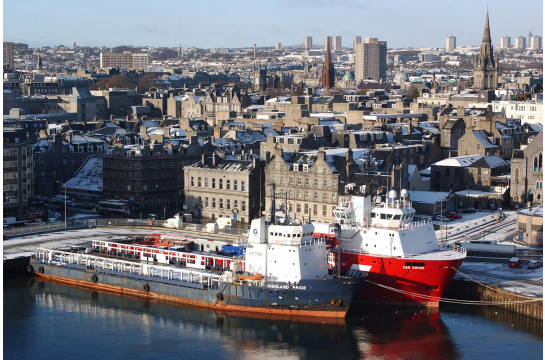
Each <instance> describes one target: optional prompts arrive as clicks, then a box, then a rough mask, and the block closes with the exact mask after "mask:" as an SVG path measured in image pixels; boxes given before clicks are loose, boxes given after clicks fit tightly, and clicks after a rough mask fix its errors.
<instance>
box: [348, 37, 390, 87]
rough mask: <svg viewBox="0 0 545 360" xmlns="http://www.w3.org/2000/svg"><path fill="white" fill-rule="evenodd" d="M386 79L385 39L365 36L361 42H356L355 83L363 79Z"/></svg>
mask: <svg viewBox="0 0 545 360" xmlns="http://www.w3.org/2000/svg"><path fill="white" fill-rule="evenodd" d="M368 78H371V79H373V80H377V81H380V80H382V81H385V80H386V41H378V39H377V38H365V41H364V42H363V44H356V77H355V81H356V83H357V84H359V83H360V82H362V81H363V80H364V79H368Z"/></svg>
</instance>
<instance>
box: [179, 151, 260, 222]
mask: <svg viewBox="0 0 545 360" xmlns="http://www.w3.org/2000/svg"><path fill="white" fill-rule="evenodd" d="M264 167H265V164H264V162H263V161H260V160H259V158H257V157H249V156H244V155H242V156H239V158H238V159H236V160H235V159H224V158H220V157H219V156H217V155H216V154H215V153H213V154H212V156H211V157H210V158H206V157H205V155H203V156H202V161H200V162H197V163H195V164H193V165H191V166H188V167H186V168H185V169H184V178H185V180H184V182H185V188H184V194H185V205H186V206H187V209H186V210H185V211H186V212H190V213H192V214H193V215H194V216H198V217H204V218H208V219H212V220H215V219H217V218H220V217H233V218H236V219H237V220H238V222H241V223H249V222H250V221H251V220H253V219H255V218H257V217H260V216H261V210H262V208H261V207H262V204H263V197H264V194H265V192H264V188H263V184H264V179H265V173H264Z"/></svg>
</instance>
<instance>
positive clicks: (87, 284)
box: [30, 258, 365, 318]
mask: <svg viewBox="0 0 545 360" xmlns="http://www.w3.org/2000/svg"><path fill="white" fill-rule="evenodd" d="M30 265H31V266H32V270H33V271H36V272H35V274H36V275H38V276H39V277H42V278H44V279H48V280H51V281H54V282H57V283H61V284H65V285H69V286H76V287H80V288H86V289H95V290H100V291H107V292H112V293H117V294H122V295H129V296H136V297H142V298H148V299H159V300H166V301H172V302H177V303H183V304H189V305H194V306H200V307H205V308H210V309H220V310H224V311H244V312H253V313H259V314H264V313H265V314H277V315H290V316H300V317H302V316H311V317H325V318H344V317H345V315H346V312H347V311H348V309H349V307H350V305H351V303H352V301H353V299H354V297H355V296H356V294H357V293H358V291H359V290H360V288H361V286H362V284H363V283H364V281H365V278H364V277H361V278H353V279H347V278H342V279H333V278H328V279H319V280H301V281H300V282H299V283H297V284H296V285H293V284H286V283H279V282H265V283H264V284H263V286H253V285H244V284H234V283H223V282H220V283H219V285H216V286H214V287H210V288H208V287H203V286H202V285H201V286H199V284H191V283H185V284H184V283H182V284H180V282H179V281H178V282H176V281H172V280H167V279H162V278H156V277H155V278H154V277H151V276H145V275H137V274H125V273H120V272H116V271H113V270H106V269H100V270H96V269H94V270H89V269H86V268H85V267H81V266H78V265H73V266H58V265H50V264H48V263H47V262H40V261H39V260H37V259H36V258H32V259H31V261H30ZM93 276H94V277H93ZM93 278H94V279H95V280H94V281H93Z"/></svg>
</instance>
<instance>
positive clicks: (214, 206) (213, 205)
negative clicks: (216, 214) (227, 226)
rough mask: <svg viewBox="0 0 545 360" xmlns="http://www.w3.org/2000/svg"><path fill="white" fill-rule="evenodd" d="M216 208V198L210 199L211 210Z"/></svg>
mask: <svg viewBox="0 0 545 360" xmlns="http://www.w3.org/2000/svg"><path fill="white" fill-rule="evenodd" d="M215 208H216V198H212V209H215Z"/></svg>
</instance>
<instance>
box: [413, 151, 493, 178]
mask: <svg viewBox="0 0 545 360" xmlns="http://www.w3.org/2000/svg"><path fill="white" fill-rule="evenodd" d="M483 157H484V156H483V155H466V156H457V157H451V158H448V159H445V160H441V161H438V162H436V163H435V164H433V165H435V166H454V167H467V166H469V165H471V164H473V163H474V162H475V161H477V160H480V159H482V158H483ZM420 173H421V174H422V171H421V172H420Z"/></svg>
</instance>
